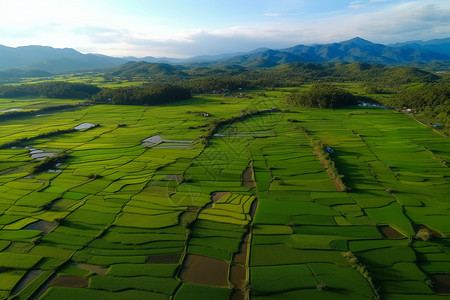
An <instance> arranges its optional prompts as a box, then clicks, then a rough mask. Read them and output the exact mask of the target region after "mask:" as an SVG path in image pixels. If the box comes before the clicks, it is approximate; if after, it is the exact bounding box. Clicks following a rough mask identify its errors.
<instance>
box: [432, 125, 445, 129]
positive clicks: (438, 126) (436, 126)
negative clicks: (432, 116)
mask: <svg viewBox="0 0 450 300" xmlns="http://www.w3.org/2000/svg"><path fill="white" fill-rule="evenodd" d="M433 127H434V128H436V129H442V128H443V127H444V125H440V124H435V125H433Z"/></svg>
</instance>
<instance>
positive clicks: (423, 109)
mask: <svg viewBox="0 0 450 300" xmlns="http://www.w3.org/2000/svg"><path fill="white" fill-rule="evenodd" d="M384 102H385V104H386V105H389V106H391V107H393V108H396V109H402V108H403V107H407V108H411V109H413V110H415V113H416V114H418V115H419V116H420V117H423V118H425V119H426V120H428V121H429V122H430V123H433V124H442V125H445V126H446V127H449V126H450V83H435V84H427V85H424V86H421V87H419V88H414V87H412V88H408V89H405V90H404V91H401V92H400V93H398V94H397V95H396V96H395V97H394V98H392V100H388V99H386V100H385V101H384Z"/></svg>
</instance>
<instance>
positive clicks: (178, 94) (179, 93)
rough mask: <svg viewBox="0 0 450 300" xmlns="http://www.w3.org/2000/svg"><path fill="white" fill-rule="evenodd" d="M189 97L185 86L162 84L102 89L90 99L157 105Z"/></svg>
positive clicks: (102, 101) (113, 102)
mask: <svg viewBox="0 0 450 300" xmlns="http://www.w3.org/2000/svg"><path fill="white" fill-rule="evenodd" d="M191 97H192V96H191V94H190V93H189V91H188V90H187V89H185V88H182V87H180V86H175V85H168V84H164V85H154V86H151V87H145V88H119V89H103V90H102V91H101V92H100V93H98V94H96V95H95V96H94V97H93V98H92V99H93V101H94V102H97V103H111V104H127V105H158V104H164V103H171V102H175V101H180V100H185V99H189V98H191Z"/></svg>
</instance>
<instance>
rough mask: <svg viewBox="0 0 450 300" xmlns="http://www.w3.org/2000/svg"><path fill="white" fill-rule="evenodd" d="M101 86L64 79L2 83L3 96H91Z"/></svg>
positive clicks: (0, 94)
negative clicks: (31, 82)
mask: <svg viewBox="0 0 450 300" xmlns="http://www.w3.org/2000/svg"><path fill="white" fill-rule="evenodd" d="M99 91H100V88H99V87H97V86H95V85H91V84H84V83H69V82H64V81H47V82H42V83H34V84H20V85H2V86H0V97H1V98H14V97H23V96H35V97H42V98H63V99H70V98H77V99H84V98H90V97H92V95H94V94H96V93H98V92H99Z"/></svg>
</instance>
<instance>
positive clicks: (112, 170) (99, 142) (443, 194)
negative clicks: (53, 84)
mask: <svg viewBox="0 0 450 300" xmlns="http://www.w3.org/2000/svg"><path fill="white" fill-rule="evenodd" d="M282 97H283V94H282V93H281V92H279V91H275V92H267V93H266V97H263V96H258V95H257V94H255V96H254V97H253V98H244V99H234V98H223V97H203V98H200V97H198V98H195V99H194V100H189V101H183V102H180V103H177V104H176V105H168V106H158V107H137V106H120V107H119V106H112V105H96V106H90V107H85V108H81V109H79V110H77V111H75V112H73V111H70V112H69V111H67V112H58V113H57V114H56V113H55V114H50V115H47V116H41V117H39V118H32V120H30V122H31V123H28V124H27V122H24V121H23V120H15V119H11V120H4V121H2V122H0V129H1V130H0V132H1V134H0V144H1V145H6V146H5V147H3V148H2V149H0V268H1V270H2V272H1V273H0V277H1V278H0V298H2V299H3V298H5V299H6V298H8V297H10V296H16V297H17V298H19V299H28V298H42V299H64V298H67V297H69V295H70V297H73V298H76V299H82V298H93V297H101V298H105V299H110V298H111V299H114V298H118V299H123V298H131V297H134V298H138V299H141V298H142V299H168V298H170V297H172V298H174V299H198V297H202V298H214V299H229V298H230V297H231V298H232V299H245V298H252V299H274V298H276V299H284V298H286V299H292V298H295V299H299V298H305V299H314V298H320V299H321V298H326V299H343V298H345V299H368V298H379V297H381V298H386V299H403V298H404V299H414V298H417V299H427V298H430V299H431V298H433V297H436V296H437V295H438V294H446V293H448V279H447V277H448V275H449V266H450V256H449V254H448V253H449V249H450V248H449V245H448V236H449V234H450V232H449V231H450V223H449V221H448V220H449V219H450V218H449V214H450V210H449V208H450V207H449V204H448V200H447V199H448V194H449V175H450V172H449V171H448V167H447V165H446V164H447V162H448V161H449V158H450V157H449V156H450V155H449V153H448V149H449V146H450V143H449V142H448V140H447V139H446V138H444V137H442V136H439V135H437V134H435V133H433V132H432V131H430V130H429V129H426V128H424V127H421V125H420V124H417V123H415V122H414V121H412V120H410V119H409V118H407V117H406V116H405V115H403V114H398V113H395V112H393V111H387V110H383V109H362V108H358V109H356V108H355V109H339V110H313V109H300V108H295V109H292V108H289V111H283V109H284V107H283V105H282V104H281V102H280V101H279V99H280V98H282ZM5 107H6V106H5ZM272 107H277V108H279V109H281V111H280V110H272ZM243 111H244V112H243ZM245 111H252V112H253V114H252V113H250V114H245ZM198 112H208V114H209V116H208V117H204V116H203V115H202V113H198ZM239 115H241V117H239ZM226 119H229V121H228V122H225V121H224V120H226ZM214 120H216V121H218V124H219V125H218V126H217V127H215V128H214V131H209V132H208V128H209V127H208V126H213V125H211V124H212V121H214ZM219 121H220V122H219ZM82 123H91V124H99V126H96V127H95V128H86V129H83V130H79V131H65V130H68V129H71V128H72V129H73V128H74V127H76V126H77V125H79V124H82ZM30 124H32V126H30ZM216 124H217V122H216ZM49 133H51V134H49ZM205 135H206V136H205ZM155 136H158V137H160V139H158V141H160V143H157V144H154V143H152V144H151V145H143V144H142V141H144V140H146V139H148V138H151V137H155ZM24 138H27V140H24ZM154 140H155V139H152V140H151V141H154ZM313 141H320V142H321V143H322V144H323V146H324V147H331V148H332V149H334V152H333V153H332V154H330V155H329V159H330V160H332V162H333V165H335V169H336V170H337V172H338V175H339V176H341V178H343V181H344V182H345V184H346V186H348V188H349V189H348V190H347V191H345V192H344V191H342V190H341V189H340V188H339V185H337V184H336V182H335V181H336V180H335V178H333V177H332V173H331V171H330V169H329V168H330V167H329V166H328V165H326V164H324V158H323V157H321V155H322V154H321V153H318V152H317V151H316V149H315V148H314V146H313ZM30 147H32V148H35V149H46V150H47V151H55V153H59V154H61V153H63V154H67V155H66V156H64V157H63V158H62V159H61V161H58V162H57V163H52V164H51V165H49V166H48V169H47V170H46V171H43V172H42V171H38V172H36V171H33V170H36V166H38V165H40V164H42V161H38V160H35V159H33V158H31V157H30V156H29V152H30V151H29V148H30ZM50 162H52V161H50Z"/></svg>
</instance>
